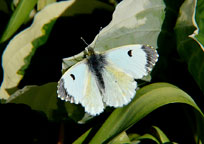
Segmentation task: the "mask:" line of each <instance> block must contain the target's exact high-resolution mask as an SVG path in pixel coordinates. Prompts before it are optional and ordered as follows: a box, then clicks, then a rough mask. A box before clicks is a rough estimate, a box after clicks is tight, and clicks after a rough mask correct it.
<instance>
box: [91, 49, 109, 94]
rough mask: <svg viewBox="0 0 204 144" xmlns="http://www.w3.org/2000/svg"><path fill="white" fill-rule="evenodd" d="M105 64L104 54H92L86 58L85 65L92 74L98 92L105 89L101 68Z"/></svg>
mask: <svg viewBox="0 0 204 144" xmlns="http://www.w3.org/2000/svg"><path fill="white" fill-rule="evenodd" d="M106 64H107V62H106V60H105V55H102V54H96V53H94V54H92V55H91V56H90V57H88V58H87V65H88V67H89V70H90V71H91V72H92V73H93V74H94V76H95V78H96V80H97V82H98V87H99V90H100V92H101V93H102V91H105V84H104V80H103V76H102V72H103V69H104V67H105V65H106Z"/></svg>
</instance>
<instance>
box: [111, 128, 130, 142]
mask: <svg viewBox="0 0 204 144" xmlns="http://www.w3.org/2000/svg"><path fill="white" fill-rule="evenodd" d="M127 143H131V142H130V139H129V137H128V135H127V133H126V132H125V131H124V132H122V133H120V134H119V135H118V136H116V137H115V138H114V139H113V140H111V141H110V142H109V143H108V144H127Z"/></svg>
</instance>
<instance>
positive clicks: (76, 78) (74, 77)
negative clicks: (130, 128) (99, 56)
mask: <svg viewBox="0 0 204 144" xmlns="http://www.w3.org/2000/svg"><path fill="white" fill-rule="evenodd" d="M57 93H58V97H59V98H61V99H62V100H65V101H70V102H71V103H75V104H78V103H80V104H81V105H82V106H83V107H84V108H85V111H86V112H87V113H89V114H91V115H96V114H99V113H101V112H102V111H103V109H104V105H103V102H102V97H101V94H100V92H99V89H98V87H97V84H96V80H95V77H94V76H93V74H92V73H91V72H90V71H89V69H88V66H87V64H86V60H83V61H81V62H79V63H77V64H75V65H74V66H72V67H71V68H70V69H68V70H67V71H66V72H65V73H64V75H63V76H62V78H61V79H60V81H59V83H58V91H57Z"/></svg>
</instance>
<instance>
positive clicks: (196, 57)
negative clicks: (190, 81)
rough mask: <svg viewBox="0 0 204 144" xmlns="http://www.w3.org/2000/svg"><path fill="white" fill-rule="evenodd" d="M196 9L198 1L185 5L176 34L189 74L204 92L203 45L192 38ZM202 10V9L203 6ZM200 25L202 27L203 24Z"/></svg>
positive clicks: (190, 1)
mask: <svg viewBox="0 0 204 144" xmlns="http://www.w3.org/2000/svg"><path fill="white" fill-rule="evenodd" d="M195 7H196V0H186V1H185V2H184V3H183V5H182V6H181V8H180V15H179V17H178V19H177V22H176V26H175V32H176V40H177V50H178V53H179V55H180V56H181V58H182V59H184V60H185V61H186V62H187V64H188V69H189V72H190V73H191V74H192V76H193V78H194V79H195V81H196V82H197V84H198V86H199V87H200V89H201V90H202V91H203V92H204V52H203V50H202V48H201V45H199V43H197V42H196V41H195V40H193V39H192V38H190V36H191V37H192V33H193V32H194V30H195V29H196V27H197V26H196V25H195V20H194V18H195V10H196V8H195ZM200 8H202V6H201V7H200ZM198 9H199V5H198ZM200 25H201V27H202V23H201V24H200ZM202 29H203V28H202ZM201 35H202V33H201Z"/></svg>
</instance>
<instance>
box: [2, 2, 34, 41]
mask: <svg viewBox="0 0 204 144" xmlns="http://www.w3.org/2000/svg"><path fill="white" fill-rule="evenodd" d="M36 3H37V0H29V1H28V0H21V1H20V3H19V4H18V6H17V8H16V10H15V11H14V13H13V14H12V16H11V18H10V20H9V23H8V25H7V28H6V30H5V31H4V33H3V35H2V37H1V39H0V43H2V42H4V41H6V40H8V39H9V38H10V37H11V36H12V35H13V34H14V33H15V32H16V31H17V29H18V28H19V27H20V26H21V25H22V24H23V23H24V22H25V20H26V19H27V17H28V16H29V14H30V12H31V11H32V10H33V8H34V6H35V4H36Z"/></svg>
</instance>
